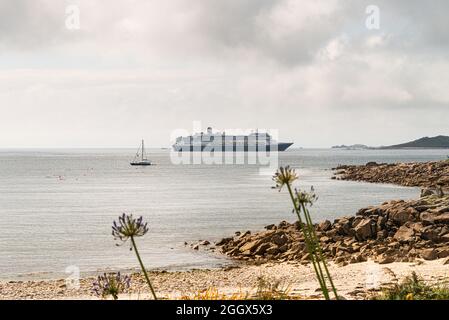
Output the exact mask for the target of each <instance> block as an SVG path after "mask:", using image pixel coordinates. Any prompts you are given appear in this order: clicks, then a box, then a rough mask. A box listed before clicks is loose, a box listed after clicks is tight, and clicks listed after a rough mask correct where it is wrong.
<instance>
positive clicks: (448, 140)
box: [379, 136, 449, 149]
mask: <svg viewBox="0 0 449 320" xmlns="http://www.w3.org/2000/svg"><path fill="white" fill-rule="evenodd" d="M446 148H448V149H449V137H448V136H436V137H424V138H421V139H418V140H414V141H411V142H407V143H402V144H396V145H392V146H382V147H380V148H379V149H446Z"/></svg>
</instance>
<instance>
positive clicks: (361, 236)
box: [354, 219, 375, 241]
mask: <svg viewBox="0 0 449 320" xmlns="http://www.w3.org/2000/svg"><path fill="white" fill-rule="evenodd" d="M374 229H375V228H374ZM354 231H355V236H356V238H357V240H359V241H363V240H366V239H368V238H371V237H373V235H374V234H375V230H373V226H372V221H371V219H364V220H362V221H361V222H360V223H359V224H358V225H357V227H355V228H354Z"/></svg>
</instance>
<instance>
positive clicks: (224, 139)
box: [173, 127, 293, 152]
mask: <svg viewBox="0 0 449 320" xmlns="http://www.w3.org/2000/svg"><path fill="white" fill-rule="evenodd" d="M292 144H293V142H277V141H276V140H273V139H272V138H271V136H270V134H268V133H259V132H258V131H256V132H253V133H251V134H249V135H227V134H226V133H225V132H215V133H214V132H213V131H212V128H211V127H208V128H207V132H206V133H204V132H201V133H195V134H194V135H191V136H187V137H178V138H176V142H175V143H174V144H173V150H174V151H177V152H183V151H184V152H185V151H187V152H192V151H201V152H202V151H205V152H214V151H217V152H236V151H237V152H238V151H240V152H242V151H243V152H248V151H250V152H251V151H285V150H287V149H288V148H289V147H290V146H291V145H292Z"/></svg>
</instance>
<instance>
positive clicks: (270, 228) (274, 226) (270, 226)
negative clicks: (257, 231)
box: [265, 224, 276, 230]
mask: <svg viewBox="0 0 449 320" xmlns="http://www.w3.org/2000/svg"><path fill="white" fill-rule="evenodd" d="M265 229H267V230H276V225H275V224H269V225H268V226H266V227H265Z"/></svg>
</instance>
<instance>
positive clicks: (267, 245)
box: [254, 243, 271, 255]
mask: <svg viewBox="0 0 449 320" xmlns="http://www.w3.org/2000/svg"><path fill="white" fill-rule="evenodd" d="M270 247H271V244H270V243H262V244H261V245H260V246H259V247H258V248H257V249H256V250H255V251H254V254H256V255H263V254H264V253H265V252H266V251H267V249H268V248H270Z"/></svg>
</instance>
